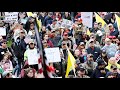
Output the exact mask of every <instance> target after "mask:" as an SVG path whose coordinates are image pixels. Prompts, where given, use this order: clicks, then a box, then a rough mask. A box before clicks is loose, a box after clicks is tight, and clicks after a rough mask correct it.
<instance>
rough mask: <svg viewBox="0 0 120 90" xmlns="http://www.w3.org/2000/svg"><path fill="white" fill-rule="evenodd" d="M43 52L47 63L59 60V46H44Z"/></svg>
mask: <svg viewBox="0 0 120 90" xmlns="http://www.w3.org/2000/svg"><path fill="white" fill-rule="evenodd" d="M45 54H46V57H47V60H48V62H49V63H51V62H61V58H60V51H59V48H58V47H56V48H45Z"/></svg>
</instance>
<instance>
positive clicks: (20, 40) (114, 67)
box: [0, 12, 120, 78]
mask: <svg viewBox="0 0 120 90" xmlns="http://www.w3.org/2000/svg"><path fill="white" fill-rule="evenodd" d="M35 13H36V14H37V17H38V20H40V21H41V30H40V31H39V36H40V38H41V40H40V41H41V42H42V46H43V50H44V49H45V48H53V47H59V49H60V57H61V62H56V63H50V64H49V68H51V70H52V74H53V76H54V78H55V77H62V78H65V74H66V68H67V60H68V52H67V49H69V50H70V52H71V53H72V55H73V56H74V58H75V60H76V63H75V73H76V75H74V73H73V71H72V70H71V71H70V73H69V77H68V78H120V61H119V60H120V35H119V29H118V27H117V23H116V18H115V13H114V12H97V13H98V14H99V15H100V17H101V18H102V19H103V20H104V21H105V22H106V23H107V25H108V28H107V30H106V28H103V27H102V23H101V22H96V18H95V16H94V13H93V28H88V27H87V26H85V25H84V24H83V20H82V18H81V12H35ZM116 13H118V14H119V13H120V12H116ZM109 14H111V17H110V18H107V19H106V18H105V16H106V15H109ZM20 15H23V17H22V19H24V20H26V23H22V22H21V17H20ZM63 19H66V20H70V21H72V23H73V24H72V25H71V26H67V25H65V26H61V23H62V21H63ZM34 20H35V18H34V17H28V16H27V13H26V12H19V14H18V21H17V22H12V23H9V22H6V21H4V20H0V27H4V28H6V32H7V34H6V36H0V77H1V78H41V77H40V76H39V72H38V69H39V68H38V64H39V63H38V59H39V54H38V47H37V41H36V33H35V23H34ZM87 30H89V31H90V34H89V35H88V34H87ZM1 32H2V31H1ZM31 53H32V54H31ZM33 56H35V58H32V57H33ZM30 60H31V61H30ZM43 60H45V59H43ZM33 61H34V64H33Z"/></svg>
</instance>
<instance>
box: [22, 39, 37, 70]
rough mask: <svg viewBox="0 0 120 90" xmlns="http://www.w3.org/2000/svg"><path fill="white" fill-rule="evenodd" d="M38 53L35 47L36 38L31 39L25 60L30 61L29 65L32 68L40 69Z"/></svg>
mask: <svg viewBox="0 0 120 90" xmlns="http://www.w3.org/2000/svg"><path fill="white" fill-rule="evenodd" d="M38 58H39V56H38V53H37V49H36V47H35V42H34V40H30V41H29V47H28V49H27V50H26V51H25V53H24V61H28V65H29V66H30V67H31V68H34V69H35V70H36V71H37V70H38V61H37V60H38Z"/></svg>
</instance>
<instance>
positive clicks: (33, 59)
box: [27, 49, 39, 65]
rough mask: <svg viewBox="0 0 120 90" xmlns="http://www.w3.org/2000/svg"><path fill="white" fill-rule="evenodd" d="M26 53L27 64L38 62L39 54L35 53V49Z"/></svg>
mask: <svg viewBox="0 0 120 90" xmlns="http://www.w3.org/2000/svg"><path fill="white" fill-rule="evenodd" d="M27 55H28V64H29V65H35V64H38V58H39V54H38V53H37V49H34V50H29V51H28V53H27Z"/></svg>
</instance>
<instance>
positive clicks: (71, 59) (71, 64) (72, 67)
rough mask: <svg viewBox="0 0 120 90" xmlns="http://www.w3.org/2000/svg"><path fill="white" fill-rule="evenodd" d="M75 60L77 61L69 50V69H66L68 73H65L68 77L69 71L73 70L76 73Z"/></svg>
mask: <svg viewBox="0 0 120 90" xmlns="http://www.w3.org/2000/svg"><path fill="white" fill-rule="evenodd" d="M75 61H76V60H75V58H74V57H73V55H72V54H71V52H70V51H69V50H68V63H67V71H66V75H65V77H66V78H67V77H68V75H69V72H70V71H71V70H73V71H74V74H75ZM75 75H76V74H75Z"/></svg>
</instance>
